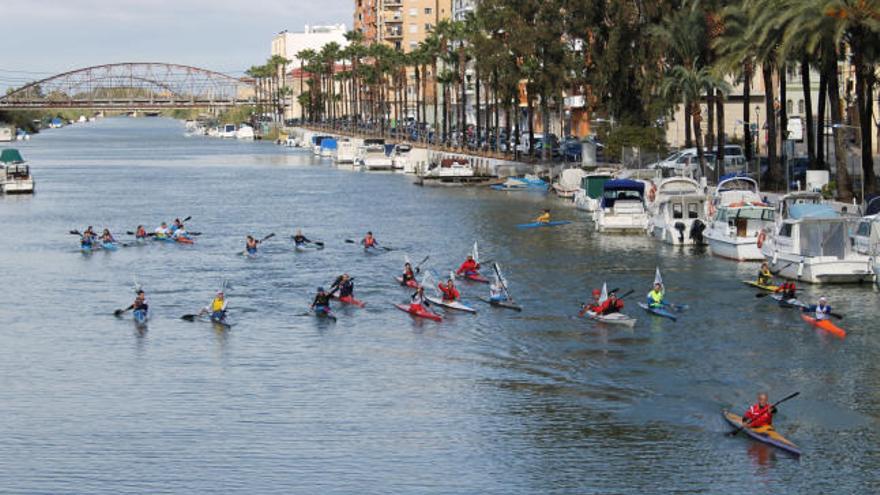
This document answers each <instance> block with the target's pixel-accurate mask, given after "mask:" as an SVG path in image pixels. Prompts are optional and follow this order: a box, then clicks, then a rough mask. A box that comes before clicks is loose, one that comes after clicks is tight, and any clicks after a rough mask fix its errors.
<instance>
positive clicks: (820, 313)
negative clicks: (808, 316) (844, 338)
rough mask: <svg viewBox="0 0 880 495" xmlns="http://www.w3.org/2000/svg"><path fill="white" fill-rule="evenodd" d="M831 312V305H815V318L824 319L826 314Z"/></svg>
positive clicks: (826, 317)
mask: <svg viewBox="0 0 880 495" xmlns="http://www.w3.org/2000/svg"><path fill="white" fill-rule="evenodd" d="M829 313H831V306H829V305H827V304H826V305H824V306H820V305H818V304H817V305H816V319H817V320H826V319H828V314H829Z"/></svg>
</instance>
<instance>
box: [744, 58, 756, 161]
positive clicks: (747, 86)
mask: <svg viewBox="0 0 880 495" xmlns="http://www.w3.org/2000/svg"><path fill="white" fill-rule="evenodd" d="M751 104H752V63H751V62H746V66H745V71H744V72H743V144H744V145H745V153H746V160H747V161H749V162H751V161H752V158H753V156H754V153H753V149H752V127H751V126H752V119H751V115H752V109H751V108H749V106H750V105H751Z"/></svg>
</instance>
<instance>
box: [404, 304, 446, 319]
mask: <svg viewBox="0 0 880 495" xmlns="http://www.w3.org/2000/svg"><path fill="white" fill-rule="evenodd" d="M394 307H395V308H397V309H399V310H401V311H403V312H404V313H409V314H411V315H412V316H415V317H417V318H427V319H429V320H434V321H443V317H442V316H440V315H438V314H437V313H434V312H431V311H428V310H427V309H423V310H421V311H412V310H411V309H410V306H409V304H395V305H394Z"/></svg>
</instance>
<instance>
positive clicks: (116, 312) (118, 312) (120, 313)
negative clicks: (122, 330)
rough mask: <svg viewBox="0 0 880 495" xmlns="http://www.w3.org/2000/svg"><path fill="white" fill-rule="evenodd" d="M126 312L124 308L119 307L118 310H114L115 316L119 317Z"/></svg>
mask: <svg viewBox="0 0 880 495" xmlns="http://www.w3.org/2000/svg"><path fill="white" fill-rule="evenodd" d="M124 312H125V311H124V310H121V309H117V310H116V311H114V312H113V316H117V317H118V316H122V313H124Z"/></svg>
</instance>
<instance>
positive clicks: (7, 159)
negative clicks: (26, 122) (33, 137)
mask: <svg viewBox="0 0 880 495" xmlns="http://www.w3.org/2000/svg"><path fill="white" fill-rule="evenodd" d="M0 163H3V164H5V165H12V164H16V163H24V158H22V157H21V153H19V152H18V150H17V149H13V148H7V149H5V150H3V151H2V152H0Z"/></svg>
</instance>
